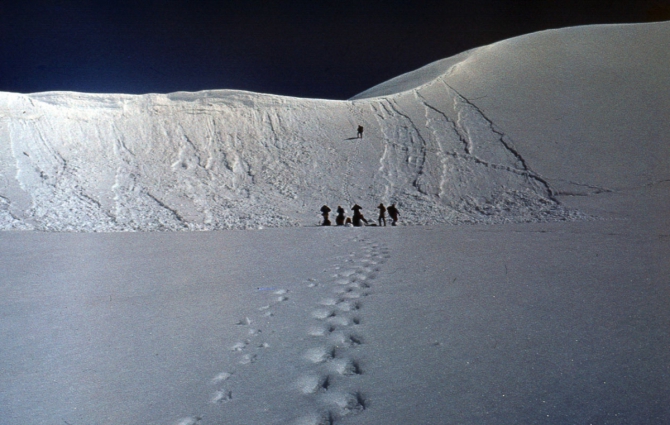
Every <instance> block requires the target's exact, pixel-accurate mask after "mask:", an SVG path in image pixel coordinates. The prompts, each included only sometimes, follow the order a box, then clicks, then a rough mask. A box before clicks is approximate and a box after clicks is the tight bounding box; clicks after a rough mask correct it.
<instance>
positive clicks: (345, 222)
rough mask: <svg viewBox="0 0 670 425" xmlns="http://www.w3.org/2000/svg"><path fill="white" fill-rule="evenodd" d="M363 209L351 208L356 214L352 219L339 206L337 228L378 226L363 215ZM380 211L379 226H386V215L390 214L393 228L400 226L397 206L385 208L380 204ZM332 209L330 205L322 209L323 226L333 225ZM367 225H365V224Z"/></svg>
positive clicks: (392, 205) (356, 205) (355, 206)
mask: <svg viewBox="0 0 670 425" xmlns="http://www.w3.org/2000/svg"><path fill="white" fill-rule="evenodd" d="M362 209H363V207H361V206H360V205H358V204H355V205H354V206H353V207H351V210H352V211H353V212H354V214H353V215H352V216H351V217H346V216H345V215H344V214H345V210H344V208H342V207H341V206H339V205H338V206H337V217H335V224H336V225H337V226H354V227H361V226H363V225H365V226H376V224H374V223H370V222H369V221H368V220H367V219H366V218H365V217H364V216H363V213H361V210H362ZM377 209H378V210H379V218H378V221H379V225H380V226H382V225H383V226H386V213H387V212H388V213H389V216H390V217H391V220H392V221H391V226H396V225H397V224H398V217H399V215H400V213H399V212H398V208H396V206H395V204H391V205H389V207H388V208H386V207H385V206H384V204H379V206H378V207H377ZM330 211H331V209H330V208H328V205H324V206H322V207H321V215H322V216H323V223H321V225H322V226H330V225H332V223H331V222H330V218H329V217H328V215H329V213H330ZM364 223H365V224H364Z"/></svg>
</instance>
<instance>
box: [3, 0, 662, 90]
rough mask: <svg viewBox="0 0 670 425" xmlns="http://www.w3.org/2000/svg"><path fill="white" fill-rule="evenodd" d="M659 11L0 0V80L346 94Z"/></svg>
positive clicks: (447, 2)
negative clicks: (495, 50)
mask: <svg viewBox="0 0 670 425" xmlns="http://www.w3.org/2000/svg"><path fill="white" fill-rule="evenodd" d="M661 19H670V0H658V1H656V0H641V1H623V0H579V1H578V0H547V1H544V0H527V1H523V0H509V1H508V0H458V1H454V0H444V1H424V2H422V1H411V0H406V1H402V0H386V1H382V0H368V1H347V0H340V1H328V0H324V1H320V0H312V1H300V0H297V1H286V2H282V1H269V0H266V1H255V0H246V1H243V0H240V1H215V0H133V1H131V0H97V1H93V0H51V1H47V0H20V1H5V2H0V91H12V92H20V93H31V92H38V91H49V90H72V91H84V92H102V93H149V92H159V93H167V92H172V91H179V90H187V91H197V90H205V89H241V90H250V91H256V92H265V93H275V94H283V95H289V96H301V97H319V98H331V99H346V98H349V97H351V96H353V95H355V94H357V93H359V92H361V91H363V90H365V89H367V88H369V87H372V86H374V85H376V84H378V83H381V82H383V81H385V80H387V79H389V78H392V77H395V76H397V75H400V74H402V73H404V72H408V71H411V70H414V69H416V68H419V67H421V66H423V65H426V64H428V63H430V62H433V61H435V60H438V59H442V58H445V57H449V56H452V55H454V54H457V53H459V52H462V51H464V50H467V49H470V48H473V47H477V46H481V45H485V44H489V43H492V42H495V41H499V40H502V39H505V38H509V37H513V36H516V35H521V34H525V33H529V32H534V31H538V30H542V29H548V28H559V27H565V26H572V25H584V24H597V23H622V22H646V21H650V20H661Z"/></svg>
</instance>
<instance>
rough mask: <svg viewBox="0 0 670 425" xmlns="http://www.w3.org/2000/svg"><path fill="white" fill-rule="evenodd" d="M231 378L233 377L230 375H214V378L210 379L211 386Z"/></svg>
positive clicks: (223, 373) (225, 373)
mask: <svg viewBox="0 0 670 425" xmlns="http://www.w3.org/2000/svg"><path fill="white" fill-rule="evenodd" d="M231 376H233V374H232V373H228V372H221V373H219V374H218V375H216V376H215V377H214V378H212V384H218V383H220V382H223V381H225V380H227V379H228V378H230V377H231Z"/></svg>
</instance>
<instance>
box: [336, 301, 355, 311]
mask: <svg viewBox="0 0 670 425" xmlns="http://www.w3.org/2000/svg"><path fill="white" fill-rule="evenodd" d="M336 307H337V308H338V309H340V311H355V310H360V308H361V305H360V303H359V302H357V301H341V302H339V303H337V305H336Z"/></svg>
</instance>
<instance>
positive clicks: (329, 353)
mask: <svg viewBox="0 0 670 425" xmlns="http://www.w3.org/2000/svg"><path fill="white" fill-rule="evenodd" d="M333 357H335V350H334V349H333V348H332V347H315V348H310V349H309V350H307V352H306V353H305V358H306V359H307V360H309V361H310V362H312V363H323V362H327V361H328V360H330V359H332V358H333Z"/></svg>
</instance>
